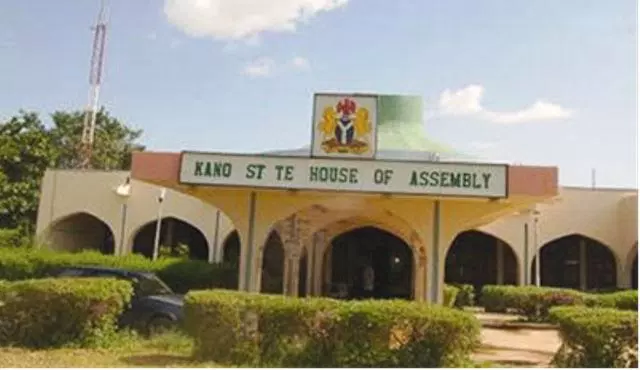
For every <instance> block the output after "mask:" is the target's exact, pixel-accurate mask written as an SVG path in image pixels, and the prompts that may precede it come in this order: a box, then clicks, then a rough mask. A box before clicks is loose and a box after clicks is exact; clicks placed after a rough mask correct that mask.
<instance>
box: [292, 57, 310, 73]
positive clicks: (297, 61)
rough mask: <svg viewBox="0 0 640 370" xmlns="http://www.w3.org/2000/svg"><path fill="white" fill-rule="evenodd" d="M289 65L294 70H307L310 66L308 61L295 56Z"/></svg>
mask: <svg viewBox="0 0 640 370" xmlns="http://www.w3.org/2000/svg"><path fill="white" fill-rule="evenodd" d="M291 65H292V66H293V68H295V69H300V70H307V69H309V68H311V64H310V63H309V59H307V58H305V57H301V56H296V57H294V58H293V59H291Z"/></svg>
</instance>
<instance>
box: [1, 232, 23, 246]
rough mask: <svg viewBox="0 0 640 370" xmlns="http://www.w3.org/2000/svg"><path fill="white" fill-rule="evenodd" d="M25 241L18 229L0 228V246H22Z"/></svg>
mask: <svg viewBox="0 0 640 370" xmlns="http://www.w3.org/2000/svg"><path fill="white" fill-rule="evenodd" d="M26 241H27V238H25V237H24V235H23V233H22V232H21V230H19V229H0V248H18V247H22V246H24V244H25V242H26Z"/></svg>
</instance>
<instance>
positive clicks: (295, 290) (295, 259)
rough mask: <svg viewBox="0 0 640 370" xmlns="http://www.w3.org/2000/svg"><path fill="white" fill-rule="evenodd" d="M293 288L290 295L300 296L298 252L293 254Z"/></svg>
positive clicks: (291, 269)
mask: <svg viewBox="0 0 640 370" xmlns="http://www.w3.org/2000/svg"><path fill="white" fill-rule="evenodd" d="M290 261H291V268H290V271H291V290H290V291H289V295H290V296H292V297H297V296H298V290H299V289H300V254H299V253H296V254H294V255H293V256H291V259H290Z"/></svg>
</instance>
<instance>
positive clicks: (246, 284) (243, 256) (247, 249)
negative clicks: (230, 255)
mask: <svg viewBox="0 0 640 370" xmlns="http://www.w3.org/2000/svg"><path fill="white" fill-rule="evenodd" d="M248 202H249V212H247V214H248V218H249V219H248V228H247V231H246V234H245V235H246V236H244V235H243V234H244V232H243V231H241V230H238V233H239V236H240V263H239V265H240V266H239V268H238V273H239V275H240V276H238V290H244V291H256V289H257V290H258V291H259V290H260V284H259V281H260V280H259V279H258V284H255V283H253V281H254V280H256V279H254V278H253V276H254V275H255V270H256V266H255V256H254V254H256V252H257V251H258V249H259V248H255V246H254V244H255V228H256V227H255V223H256V207H257V195H256V192H251V193H250V195H249V199H248ZM261 268H262V266H257V270H258V271H260V270H261ZM255 285H257V287H256V286H255Z"/></svg>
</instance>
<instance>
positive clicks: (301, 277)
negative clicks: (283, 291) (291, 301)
mask: <svg viewBox="0 0 640 370" xmlns="http://www.w3.org/2000/svg"><path fill="white" fill-rule="evenodd" d="M307 258H308V257H307V252H306V250H305V251H303V252H302V257H300V262H299V264H300V267H299V269H298V297H305V296H307V295H308V291H307V289H308V288H307V274H308V273H309V272H308V271H307Z"/></svg>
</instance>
